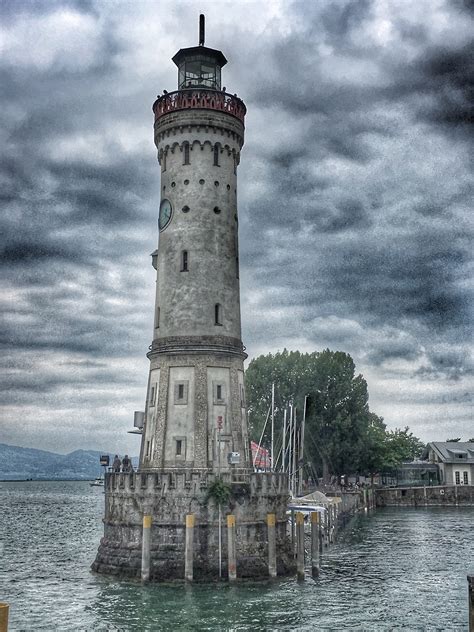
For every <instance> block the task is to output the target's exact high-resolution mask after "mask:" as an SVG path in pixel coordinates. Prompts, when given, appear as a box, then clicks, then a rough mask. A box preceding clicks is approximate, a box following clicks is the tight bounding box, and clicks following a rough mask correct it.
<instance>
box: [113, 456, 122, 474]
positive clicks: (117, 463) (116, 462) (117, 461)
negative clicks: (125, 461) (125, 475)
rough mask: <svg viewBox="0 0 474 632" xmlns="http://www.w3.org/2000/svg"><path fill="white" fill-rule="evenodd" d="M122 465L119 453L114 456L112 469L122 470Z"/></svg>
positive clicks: (115, 470)
mask: <svg viewBox="0 0 474 632" xmlns="http://www.w3.org/2000/svg"><path fill="white" fill-rule="evenodd" d="M121 465H122V461H121V460H120V459H119V456H118V454H116V455H115V457H114V462H113V463H112V471H114V472H120V466H121Z"/></svg>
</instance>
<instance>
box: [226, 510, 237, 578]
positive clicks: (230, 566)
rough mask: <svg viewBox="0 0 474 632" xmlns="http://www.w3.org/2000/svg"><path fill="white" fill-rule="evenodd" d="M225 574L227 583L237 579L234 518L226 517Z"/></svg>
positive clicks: (230, 515) (231, 516)
mask: <svg viewBox="0 0 474 632" xmlns="http://www.w3.org/2000/svg"><path fill="white" fill-rule="evenodd" d="M227 573H228V577H229V581H230V582H232V581H235V580H236V579H237V559H236V551H235V516H233V515H232V514H229V515H228V516H227Z"/></svg>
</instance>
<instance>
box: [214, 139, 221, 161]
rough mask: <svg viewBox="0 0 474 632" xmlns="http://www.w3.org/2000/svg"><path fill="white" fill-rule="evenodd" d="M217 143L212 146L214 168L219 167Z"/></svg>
mask: <svg viewBox="0 0 474 632" xmlns="http://www.w3.org/2000/svg"><path fill="white" fill-rule="evenodd" d="M219 149H220V147H219V143H216V144H215V145H214V167H219Z"/></svg>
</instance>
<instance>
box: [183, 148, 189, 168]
mask: <svg viewBox="0 0 474 632" xmlns="http://www.w3.org/2000/svg"><path fill="white" fill-rule="evenodd" d="M183 153H184V156H183V165H189V164H190V163H189V143H184V146H183Z"/></svg>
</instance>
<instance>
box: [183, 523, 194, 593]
mask: <svg viewBox="0 0 474 632" xmlns="http://www.w3.org/2000/svg"><path fill="white" fill-rule="evenodd" d="M184 579H185V580H186V581H188V582H192V581H193V579H194V514H187V516H186V543H185V550H184Z"/></svg>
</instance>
